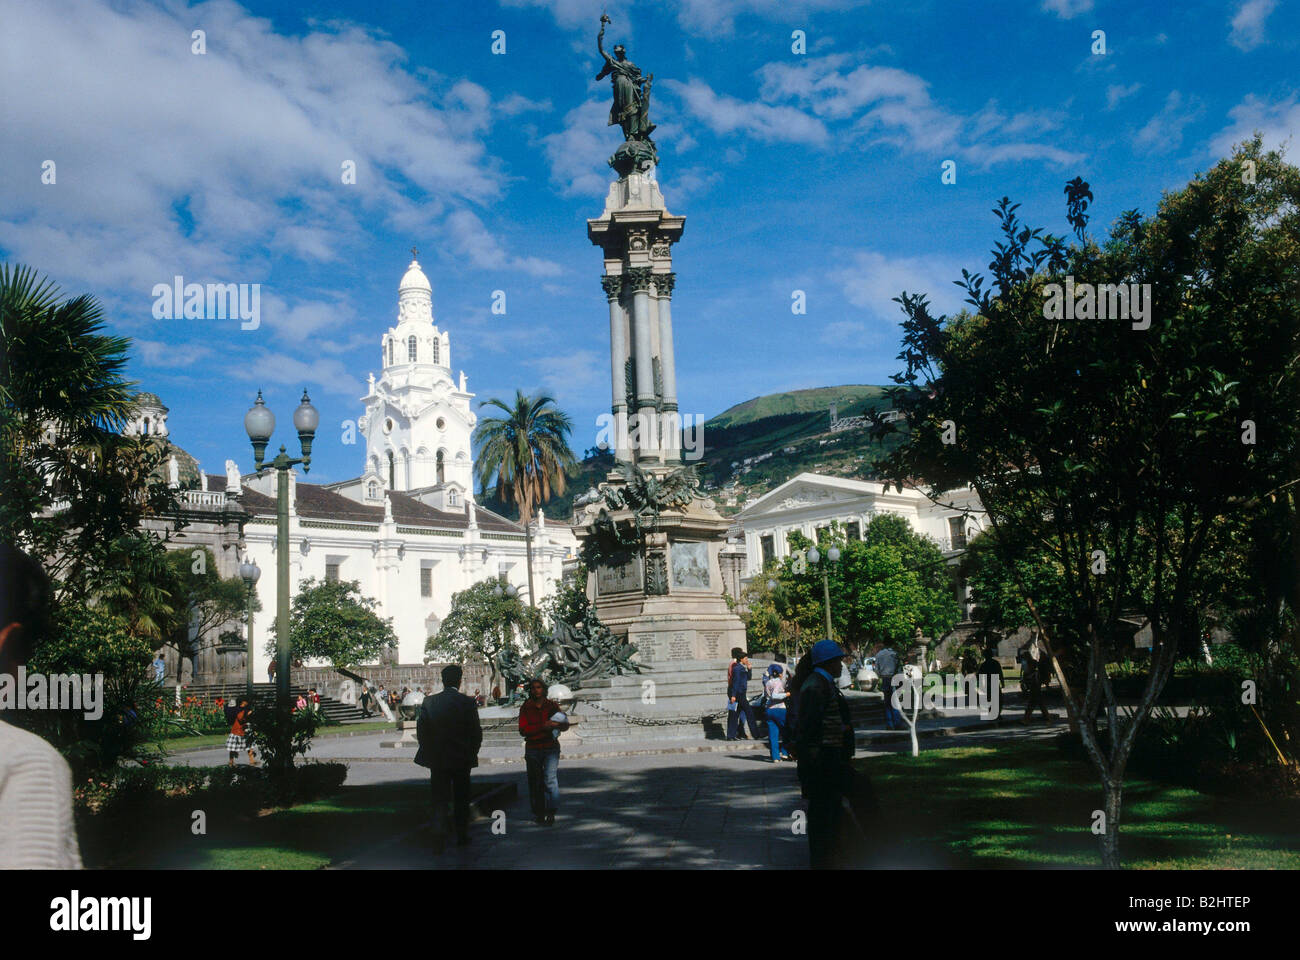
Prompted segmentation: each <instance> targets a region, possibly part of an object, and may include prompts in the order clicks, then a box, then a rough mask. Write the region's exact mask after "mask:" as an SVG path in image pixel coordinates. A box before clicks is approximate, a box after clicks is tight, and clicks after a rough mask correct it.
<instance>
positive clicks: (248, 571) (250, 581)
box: [239, 408, 269, 707]
mask: <svg viewBox="0 0 1300 960" xmlns="http://www.w3.org/2000/svg"><path fill="white" fill-rule="evenodd" d="M264 409H265V408H264ZM268 412H269V411H268ZM239 575H240V577H242V578H243V580H244V586H246V587H247V588H248V598H247V601H246V603H247V606H246V610H247V612H248V640H247V643H248V647H247V650H248V655H247V656H246V657H245V659H246V660H247V661H248V664H247V668H248V686H247V693H248V705H249V706H250V707H251V706H252V705H253V660H254V656H253V588H254V587H256V586H257V580H258V578H259V577H260V576H261V575H262V568H261V567H259V566H258V565H257V563H256V562H255V561H253V560H245V561H244V562H243V563H241V564H240V565H239Z"/></svg>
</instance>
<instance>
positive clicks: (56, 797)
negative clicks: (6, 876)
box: [0, 544, 81, 870]
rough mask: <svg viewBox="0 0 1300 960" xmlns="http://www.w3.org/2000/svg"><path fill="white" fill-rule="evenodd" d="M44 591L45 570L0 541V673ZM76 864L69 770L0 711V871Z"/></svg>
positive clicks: (29, 633)
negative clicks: (6, 718) (8, 721)
mask: <svg viewBox="0 0 1300 960" xmlns="http://www.w3.org/2000/svg"><path fill="white" fill-rule="evenodd" d="M47 594H48V581H47V580H46V578H45V574H44V571H42V570H41V568H40V567H39V566H38V565H37V564H36V563H35V562H34V561H33V560H31V558H29V557H27V556H25V555H24V554H22V553H19V552H18V551H17V550H14V549H13V548H12V547H10V546H8V545H7V544H0V674H4V673H7V674H9V675H10V676H11V677H14V678H16V677H17V675H18V668H19V667H20V666H24V665H25V664H26V663H27V660H28V658H29V657H30V656H31V651H32V643H33V638H34V636H35V635H36V634H37V633H38V630H39V627H38V626H37V625H38V624H40V623H42V622H43V618H42V617H41V616H40V611H41V610H42V609H43V608H44V602H45V596H46V595H47ZM39 869H45V870H79V869H81V852H80V850H79V849H78V847H77V831H76V826H75V824H74V822H73V817H72V771H71V770H69V769H68V764H67V762H66V761H64V759H63V757H61V756H60V755H59V752H58V751H57V750H55V749H54V748H53V747H52V746H50V745H49V744H48V743H46V742H45V741H44V740H42V739H41V738H40V737H38V736H36V735H35V734H33V733H29V732H27V731H26V730H20V729H19V728H17V727H15V726H13V725H12V724H10V723H7V722H6V720H5V718H4V715H3V714H0V870H39Z"/></svg>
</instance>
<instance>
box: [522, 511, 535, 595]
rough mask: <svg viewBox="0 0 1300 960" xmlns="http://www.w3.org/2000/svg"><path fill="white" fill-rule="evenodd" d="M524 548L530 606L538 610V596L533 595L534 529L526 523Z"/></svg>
mask: <svg viewBox="0 0 1300 960" xmlns="http://www.w3.org/2000/svg"><path fill="white" fill-rule="evenodd" d="M524 548H525V551H526V552H527V554H528V606H529V607H531V608H532V609H534V610H536V609H537V596H536V594H534V593H533V528H532V527H531V526H530V525H529V523H528V521H525V522H524Z"/></svg>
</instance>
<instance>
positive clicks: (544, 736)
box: [519, 678, 569, 827]
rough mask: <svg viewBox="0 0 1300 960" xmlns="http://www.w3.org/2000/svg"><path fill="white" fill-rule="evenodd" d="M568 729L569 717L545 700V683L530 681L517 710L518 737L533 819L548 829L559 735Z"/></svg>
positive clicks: (555, 803) (555, 795)
mask: <svg viewBox="0 0 1300 960" xmlns="http://www.w3.org/2000/svg"><path fill="white" fill-rule="evenodd" d="M568 729H569V718H568V717H566V716H565V715H564V711H562V710H561V709H560V705H559V704H558V703H556V702H555V701H554V700H549V699H547V697H546V682H545V681H544V680H542V679H541V678H537V679H534V680H532V681H531V682H530V683H529V684H528V699H527V700H525V701H524V702H523V704H522V705H521V706H520V707H519V735H520V736H521V737H523V738H524V761H525V765H526V766H527V768H528V800H529V803H530V804H531V806H532V809H533V820H534V822H536V823H539V824H545V825H546V826H548V827H549V826H551V825H552V824H554V823H555V811H556V810H557V809H558V808H559V805H560V777H559V770H560V734H561V733H563V732H564V731H565V730H568Z"/></svg>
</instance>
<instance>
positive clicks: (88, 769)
mask: <svg viewBox="0 0 1300 960" xmlns="http://www.w3.org/2000/svg"><path fill="white" fill-rule="evenodd" d="M152 658H153V647H152V646H151V645H150V644H149V642H148V640H147V639H145V638H144V637H141V636H139V635H138V634H136V633H133V632H132V631H131V629H130V627H129V625H128V624H127V622H126V621H125V620H124V619H123V618H122V617H120V616H118V615H116V614H114V613H111V612H109V610H107V609H106V608H104V607H87V606H85V605H83V604H80V603H76V602H67V603H64V604H63V605H62V606H61V607H60V608H59V609H58V611H57V612H56V614H55V616H54V618H53V621H52V625H51V631H50V634H49V636H47V637H46V638H44V639H43V642H41V643H40V644H38V646H37V648H36V654H35V656H33V657H32V660H31V662H30V663H29V664H28V670H29V671H31V672H33V673H43V674H46V675H47V676H49V675H54V674H64V675H73V674H75V675H77V676H83V677H84V676H90V677H102V679H103V691H104V692H103V704H102V707H103V715H102V716H100V717H96V718H88V717H86V716H85V713H84V711H75V710H74V711H54V710H34V711H29V712H27V713H25V714H22V715H20V716H22V717H23V719H24V721H25V722H29V723H31V724H32V725H33V727H34V729H35V730H36V731H37V732H38V733H40V734H41V735H42V736H44V737H46V738H47V739H48V740H49V741H50V742H51V743H53V744H55V745H56V746H57V747H58V748H59V750H60V752H61V753H62V754H63V755H64V757H65V758H66V759H67V761H68V764H69V766H71V767H72V771H73V775H74V776H75V777H76V778H77V780H78V781H80V780H81V779H82V778H83V777H86V776H90V775H92V774H94V773H100V772H107V771H112V770H115V769H116V768H117V767H118V766H119V765H120V764H121V763H123V762H126V761H132V762H137V763H149V762H153V761H156V760H160V759H161V758H162V748H161V742H162V739H163V736H164V734H165V732H166V729H167V727H168V725H169V723H170V721H169V719H168V706H169V704H167V703H166V702H164V701H165V698H164V697H163V691H162V688H161V686H159V684H157V683H156V682H155V681H154V680H153V679H152V673H151V671H150V670H149V662H150V660H152ZM83 702H84V701H83Z"/></svg>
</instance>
